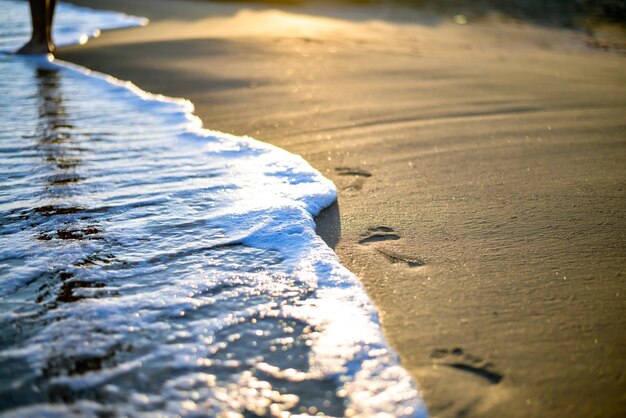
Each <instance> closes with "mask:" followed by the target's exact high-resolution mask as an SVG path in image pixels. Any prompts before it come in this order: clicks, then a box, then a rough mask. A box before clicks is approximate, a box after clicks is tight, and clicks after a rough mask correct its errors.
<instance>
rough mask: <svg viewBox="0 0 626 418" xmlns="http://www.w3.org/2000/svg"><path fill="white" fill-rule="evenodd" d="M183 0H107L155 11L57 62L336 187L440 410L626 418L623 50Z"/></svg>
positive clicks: (342, 14)
mask: <svg viewBox="0 0 626 418" xmlns="http://www.w3.org/2000/svg"><path fill="white" fill-rule="evenodd" d="M73 3H77V4H83V5H84V4H87V5H89V4H92V5H94V6H95V5H96V4H97V2H93V1H74V2H73ZM173 4H174V3H173V2H168V1H154V2H146V1H138V0H134V1H129V2H120V1H112V2H109V3H108V7H111V8H113V7H115V8H119V10H120V11H123V12H126V13H130V14H136V15H142V16H144V15H148V16H147V17H149V18H150V17H152V20H153V24H150V25H148V26H147V27H146V28H140V29H132V30H125V31H116V32H110V33H104V34H103V35H102V37H101V38H99V39H96V40H91V41H90V42H89V43H88V44H86V45H85V46H80V47H70V48H62V49H61V50H60V51H59V52H58V56H59V58H60V59H63V60H67V61H70V62H75V63H77V64H80V65H84V66H86V67H88V68H91V69H93V70H97V71H100V72H104V73H106V74H111V75H113V76H115V77H117V78H120V79H123V80H130V81H132V82H134V83H136V84H137V85H138V86H139V87H140V88H142V89H144V90H147V91H150V92H153V93H155V94H164V95H167V96H173V97H185V98H187V99H189V100H191V101H192V102H193V103H194V105H195V106H196V112H195V113H196V114H197V115H198V116H199V117H200V118H201V119H202V120H203V122H204V125H205V127H206V128H209V129H215V130H219V131H224V132H228V133H234V134H236V135H250V136H253V137H255V138H257V139H260V140H263V141H266V142H270V143H272V144H274V145H278V146H280V147H282V148H285V149H287V150H288V151H290V152H294V153H297V154H300V155H303V157H304V158H305V159H306V160H307V161H309V162H310V163H311V164H312V165H313V166H314V167H315V168H317V169H318V170H319V171H320V172H322V174H324V175H325V176H326V177H329V178H330V179H331V180H333V181H334V182H335V183H336V184H337V186H338V189H339V205H338V207H337V208H336V214H335V215H334V220H333V222H334V223H335V230H336V229H338V228H340V230H341V239H338V240H337V241H338V242H337V245H336V247H335V249H336V252H337V253H338V255H339V257H340V259H341V261H342V263H343V264H344V265H345V266H346V267H348V268H349V269H350V270H351V271H353V272H354V273H355V274H356V275H357V276H358V277H359V278H360V279H361V281H362V283H363V284H364V286H365V288H366V290H367V291H368V293H369V295H370V298H371V299H372V300H373V301H374V303H375V304H376V305H377V307H378V309H379V311H380V315H381V320H382V323H383V329H384V331H385V334H386V337H387V340H388V341H389V343H390V344H391V345H392V346H393V347H394V348H395V349H396V351H397V352H398V353H399V355H400V358H401V361H402V364H403V366H404V367H405V368H406V369H407V370H408V371H409V372H411V373H412V374H413V376H414V377H415V378H416V380H417V382H418V385H419V387H420V388H421V389H422V391H423V396H424V398H425V401H426V403H427V406H428V407H429V410H430V411H431V412H432V413H433V415H435V416H458V415H459V414H461V413H462V412H463V411H465V412H466V413H467V414H469V415H470V416H502V413H504V412H506V413H507V415H511V411H513V415H511V416H559V415H560V414H562V413H568V414H569V415H570V416H618V415H619V413H620V411H621V410H623V407H624V405H625V404H626V399H624V398H623V395H621V394H622V393H624V388H625V387H626V386H625V382H624V377H623V376H624V373H622V372H623V371H624V370H625V362H626V360H625V358H626V355H625V354H626V353H624V349H623V348H621V345H620V341H621V335H622V331H621V329H622V328H623V320H622V315H623V313H624V312H626V306H625V304H624V302H623V295H622V293H621V292H620V290H622V289H623V280H624V271H625V260H624V256H623V255H622V254H621V253H622V251H621V250H620V249H623V248H624V244H625V243H624V232H625V231H626V222H625V221H624V211H623V209H621V205H620V201H623V200H624V197H626V196H625V193H624V187H623V185H624V179H625V178H626V175H625V173H624V170H625V169H624V168H623V165H624V164H623V161H625V160H624V157H625V156H626V151H625V148H626V147H625V144H624V140H623V138H622V136H623V135H622V134H621V132H623V128H624V122H623V116H621V115H623V111H624V109H625V108H626V103H625V100H624V99H623V97H625V96H624V94H623V93H624V90H625V89H624V87H623V86H624V85H626V83H624V81H626V76H625V75H624V74H623V71H621V72H620V68H621V66H623V63H624V58H623V57H621V56H617V55H612V54H604V53H600V52H598V51H593V50H588V49H586V48H584V46H582V45H581V44H579V43H577V42H578V39H577V38H576V36H575V35H573V34H572V33H570V32H567V31H560V30H552V29H543V28H537V27H533V26H530V25H513V27H509V26H508V25H504V24H500V23H498V22H495V23H493V24H491V23H487V24H485V25H476V26H471V27H467V28H462V27H459V26H455V25H451V24H448V23H445V22H443V23H442V22H435V23H431V25H428V24H426V22H423V24H421V25H419V24H415V25H399V24H396V23H393V22H389V21H385V20H384V19H383V20H380V19H377V16H371V13H372V12H371V10H370V11H369V12H368V9H367V8H366V7H363V8H358V9H354V10H357V11H358V12H359V13H360V14H359V16H358V18H357V17H354V18H352V19H350V18H349V17H350V13H352V12H350V11H349V10H348V11H346V10H344V9H341V10H340V11H339V12H338V13H337V14H336V16H330V17H328V16H324V13H326V12H327V9H325V11H324V12H323V13H322V12H319V13H318V14H298V13H297V9H296V8H293V7H292V8H289V10H287V11H285V10H282V11H274V10H267V9H265V8H263V7H255V8H251V9H248V10H245V11H239V8H241V6H240V5H238V4H233V3H229V4H213V3H202V2H184V1H181V2H176V3H175V6H173ZM142 8H145V10H146V12H150V13H152V16H150V15H149V14H150V13H140V12H138V10H141V9H142ZM368 13H369V14H370V19H369V20H368V19H365V18H364V17H363V16H365V17H367V16H368ZM168 16H171V18H167V17H168ZM216 16H217V17H216ZM428 19H430V17H428ZM428 19H426V20H428ZM261 21H263V22H268V21H269V22H270V23H271V27H261V29H259V30H255V29H254V28H255V26H254V25H255V24H258V23H259V22H261ZM194 22H196V23H194ZM502 33H504V34H506V36H507V37H506V38H502ZM547 35H550V40H549V41H547V40H546V36H547ZM465 36H471V39H472V40H473V42H472V43H469V42H464V39H463V38H464V37H465ZM590 59H593V60H594V61H595V62H597V63H598V65H597V66H595V67H593V68H589V66H588V65H587V63H588V62H589V60H590ZM528 62H532V63H533V66H532V68H527V67H523V66H524V64H527V63H528ZM620 118H622V119H620ZM331 219H333V218H332V217H331ZM555 279H558V280H555Z"/></svg>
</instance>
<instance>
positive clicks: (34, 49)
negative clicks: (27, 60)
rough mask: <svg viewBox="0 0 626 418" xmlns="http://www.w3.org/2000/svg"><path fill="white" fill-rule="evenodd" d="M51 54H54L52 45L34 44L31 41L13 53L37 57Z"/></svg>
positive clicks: (45, 43) (34, 42)
mask: <svg viewBox="0 0 626 418" xmlns="http://www.w3.org/2000/svg"><path fill="white" fill-rule="evenodd" d="M52 52H54V45H53V44H51V43H47V42H36V41H34V40H32V39H31V40H30V41H28V42H27V43H26V44H24V46H22V47H21V48H20V49H18V50H17V51H16V52H15V53H16V54H20V55H38V54H50V53H52Z"/></svg>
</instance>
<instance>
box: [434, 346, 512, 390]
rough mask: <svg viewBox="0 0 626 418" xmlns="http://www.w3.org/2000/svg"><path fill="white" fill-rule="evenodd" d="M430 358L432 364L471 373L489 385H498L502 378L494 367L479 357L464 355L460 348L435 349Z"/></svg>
mask: <svg viewBox="0 0 626 418" xmlns="http://www.w3.org/2000/svg"><path fill="white" fill-rule="evenodd" d="M430 357H431V358H432V359H433V363H434V364H436V365H438V366H446V367H451V368H453V369H456V370H461V371H463V372H467V373H471V374H473V375H474V376H478V377H481V378H483V379H485V380H487V381H488V382H489V383H491V384H494V385H495V384H498V383H500V381H501V380H502V379H503V378H504V376H503V375H502V374H501V373H499V372H497V371H496V370H494V365H493V364H491V363H488V362H486V361H485V360H483V359H482V358H480V357H477V356H473V355H471V354H468V353H465V352H464V351H463V349H462V348H459V347H456V348H453V349H451V350H449V349H447V348H437V349H435V350H433V352H432V353H431V355H430Z"/></svg>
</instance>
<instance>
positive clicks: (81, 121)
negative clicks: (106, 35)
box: [0, 0, 426, 417]
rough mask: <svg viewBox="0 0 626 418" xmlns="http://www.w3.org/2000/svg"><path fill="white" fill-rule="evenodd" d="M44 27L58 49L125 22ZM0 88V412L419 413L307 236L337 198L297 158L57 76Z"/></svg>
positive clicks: (171, 109)
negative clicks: (64, 36) (63, 39)
mask: <svg viewBox="0 0 626 418" xmlns="http://www.w3.org/2000/svg"><path fill="white" fill-rule="evenodd" d="M0 3H1V4H2V7H3V8H4V7H5V5H6V8H7V10H10V13H12V16H18V15H19V16H23V15H24V13H26V10H27V9H26V6H25V4H24V3H22V2H15V1H7V0H2V1H0ZM19 10H21V12H20V11H19ZM64 11H67V13H68V14H67V15H65V17H63V18H62V16H63V14H64ZM20 13H21V15H20ZM58 13H59V18H58V21H57V25H58V26H57V30H58V31H59V32H60V33H70V32H71V31H70V29H69V27H71V26H73V25H74V26H76V25H75V23H76V22H74V21H72V19H76V20H77V21H80V22H81V25H83V26H81V28H83V29H81V31H79V32H76V31H74V32H73V33H74V34H73V35H72V36H73V38H68V39H74V40H78V39H80V38H81V35H82V34H87V33H92V34H93V33H97V32H96V29H95V28H97V27H99V28H113V27H120V26H128V25H129V24H135V25H136V24H141V23H143V22H144V21H143V20H141V19H139V18H132V17H128V16H124V15H121V14H109V12H99V11H94V10H89V9H81V8H77V7H71V8H68V6H66V5H60V7H59V10H58ZM101 13H106V14H101ZM21 19H22V23H23V24H24V22H25V21H24V18H23V17H22V18H21ZM63 19H65V20H63ZM116 24H117V26H116ZM2 25H4V22H3V23H2ZM12 25H13V26H19V25H17V24H16V23H15V22H13V23H12ZM17 32H18V31H17V30H16V29H15V28H9V29H7V30H1V31H0V33H2V34H6V33H11V34H15V33H17ZM23 41H24V33H23V30H22V35H21V38H20V37H19V36H17V37H13V38H12V39H11V40H6V39H5V40H2V41H0V42H2V43H0V45H2V46H3V47H10V48H15V47H16V46H17V45H19V44H20V43H21V42H23ZM0 72H1V73H2V78H1V79H0V87H1V88H2V91H3V96H2V97H3V98H2V101H1V102H0V106H2V108H1V109H0V125H1V126H3V130H2V131H0V162H1V167H2V175H1V177H0V214H1V217H0V219H2V220H1V221H0V275H1V276H2V277H3V280H2V282H0V297H1V300H2V302H1V303H0V308H1V310H0V324H1V325H0V330H2V331H0V370H2V373H1V376H0V407H1V408H2V410H4V414H5V415H7V416H34V415H40V414H45V415H48V416H67V415H70V414H79V415H87V416H92V415H93V416H96V415H101V414H103V413H110V414H113V415H130V416H143V415H148V416H157V415H164V416H175V415H183V416H218V415H220V414H225V413H232V414H235V415H233V416H238V415H237V414H247V415H254V414H256V415H259V416H280V417H282V416H298V415H299V416H308V415H316V414H320V413H321V414H325V415H331V416H397V417H402V416H425V415H426V412H425V409H424V406H423V403H422V401H421V399H420V397H419V394H418V391H417V388H416V386H415V384H414V382H413V381H412V379H411V378H410V376H409V375H408V374H407V372H406V371H405V370H404V369H403V368H401V367H400V365H399V364H398V360H397V357H396V355H395V354H394V353H393V351H392V350H391V349H390V348H389V347H388V345H387V343H386V342H385V341H384V338H383V335H382V332H381V330H380V326H379V323H378V317H377V314H376V311H375V308H374V306H373V305H372V303H371V302H370V301H369V299H368V298H367V296H366V294H365V292H364V290H363V288H362V287H361V285H360V284H359V282H358V280H357V278H356V277H355V276H354V275H353V274H352V273H350V272H349V271H348V270H347V269H345V268H344V267H343V266H341V264H340V263H339V261H338V259H337V257H336V255H335V254H334V252H333V251H332V250H331V249H330V248H329V247H328V246H327V245H326V244H325V243H324V242H323V241H322V239H321V238H320V237H319V236H317V235H316V233H315V222H314V216H316V215H317V214H318V213H319V212H320V211H321V210H322V209H324V208H326V207H328V206H329V205H330V204H332V203H333V202H334V201H335V199H336V190H335V187H334V185H333V184H332V182H330V181H329V180H328V179H326V178H324V177H323V176H322V175H321V174H320V173H319V172H317V171H316V170H314V169H313V168H312V167H311V166H310V165H309V164H308V163H307V162H306V161H304V160H303V159H302V158H301V157H299V156H296V155H294V154H291V153H288V152H286V151H284V150H282V149H279V148H277V147H274V146H272V145H269V144H266V143H262V142H259V141H256V140H254V139H252V138H248V137H235V136H232V135H227V134H223V133H219V132H215V131H210V130H206V129H203V128H202V127H201V123H200V121H199V120H198V119H197V118H196V117H195V116H194V115H193V105H192V104H191V103H190V102H189V101H186V100H183V99H173V98H167V97H163V96H159V95H153V94H150V93H147V92H145V91H142V90H140V89H139V88H137V87H136V86H134V85H133V84H131V83H129V82H123V81H120V80H117V79H115V78H112V77H110V76H107V75H104V74H99V73H95V72H92V71H89V70H88V69H85V68H83V67H79V66H76V65H73V64H69V63H65V62H60V61H54V62H51V61H49V60H48V59H46V58H44V57H36V58H23V57H16V56H8V55H5V56H2V57H0Z"/></svg>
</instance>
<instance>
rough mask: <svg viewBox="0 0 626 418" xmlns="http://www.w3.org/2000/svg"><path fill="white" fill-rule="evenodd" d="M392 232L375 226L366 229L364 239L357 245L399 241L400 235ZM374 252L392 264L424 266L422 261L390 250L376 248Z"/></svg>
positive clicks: (383, 227)
mask: <svg viewBox="0 0 626 418" xmlns="http://www.w3.org/2000/svg"><path fill="white" fill-rule="evenodd" d="M393 232H394V230H393V228H390V227H388V226H375V227H371V228H368V230H367V233H366V234H365V238H363V239H361V240H360V241H359V244H362V245H364V244H371V243H376V242H383V241H396V240H399V239H400V238H401V237H400V235H397V234H394V233H393ZM376 251H378V252H379V253H380V254H382V255H383V256H384V257H385V258H386V259H387V261H389V262H391V263H393V264H396V263H403V264H406V265H407V266H409V267H420V266H423V265H425V264H426V263H425V262H424V261H423V260H420V259H419V258H417V257H413V256H407V255H404V254H401V253H399V252H397V251H393V250H390V249H386V248H376Z"/></svg>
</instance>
